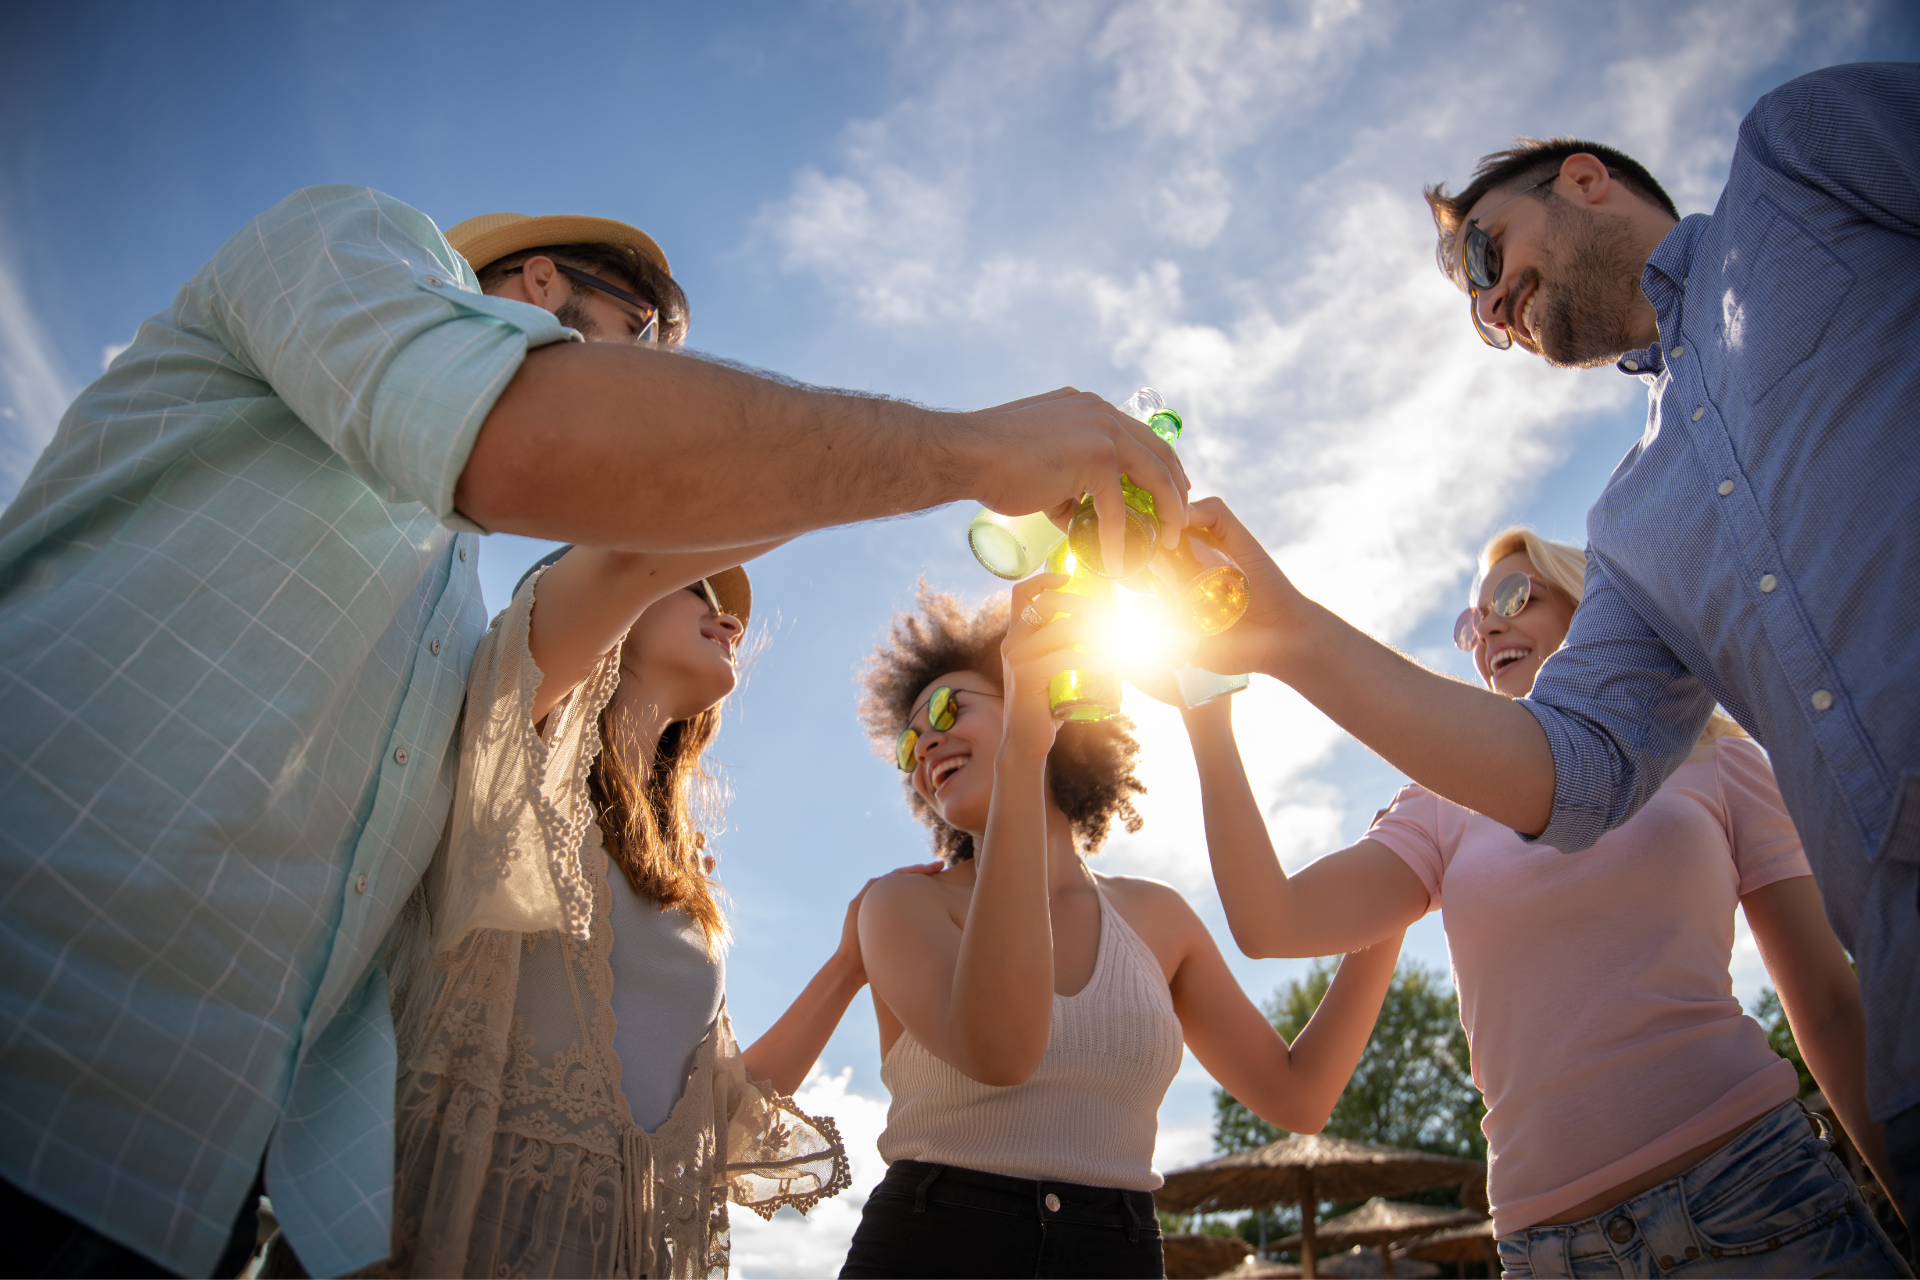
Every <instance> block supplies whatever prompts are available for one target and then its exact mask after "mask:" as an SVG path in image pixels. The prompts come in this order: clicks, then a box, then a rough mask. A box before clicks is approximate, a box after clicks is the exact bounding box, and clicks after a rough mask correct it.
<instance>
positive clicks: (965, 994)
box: [949, 747, 1053, 1085]
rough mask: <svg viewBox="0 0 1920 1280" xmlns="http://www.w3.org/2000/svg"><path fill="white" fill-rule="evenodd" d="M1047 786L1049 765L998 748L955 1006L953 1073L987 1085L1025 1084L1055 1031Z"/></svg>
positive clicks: (956, 969) (955, 987) (963, 937)
mask: <svg viewBox="0 0 1920 1280" xmlns="http://www.w3.org/2000/svg"><path fill="white" fill-rule="evenodd" d="M1045 787H1046V769H1045V761H1044V757H1042V758H1041V759H1039V760H1036V761H1026V760H1023V759H1019V758H1015V757H1014V756H1013V753H1012V752H1011V751H1010V750H1009V749H1008V748H1006V747H1003V748H1002V751H1001V755H1000V758H999V759H998V760H997V761H996V762H995V765H994V792H993V804H992V808H991V809H990V810H989V811H988V817H987V830H986V833H985V839H984V840H983V841H982V842H981V847H980V848H978V849H977V850H976V851H975V853H974V858H975V861H976V867H977V870H976V872H975V879H974V888H973V901H972V903H971V904H970V905H969V907H968V909H967V923H966V928H965V929H964V930H963V931H962V934H961V940H960V953H959V957H958V959H957V961H956V963H955V965H954V972H953V989H952V990H953V994H952V1002H951V1005H950V1007H949V1022H950V1025H951V1027H952V1029H953V1030H952V1044H953V1046H954V1050H955V1054H956V1059H957V1060H956V1061H955V1062H954V1065H955V1066H956V1067H958V1068H959V1069H960V1070H961V1071H963V1072H965V1073H966V1074H967V1075H968V1076H970V1077H972V1078H973V1079H975V1080H978V1081H980V1082H981V1083H982V1084H994V1085H1010V1084H1019V1083H1021V1082H1023V1081H1025V1080H1026V1079H1027V1078H1028V1077H1029V1076H1031V1075H1032V1074H1033V1072H1034V1069H1035V1068H1036V1067H1038V1066H1039V1064H1040V1059H1041V1057H1042V1056H1043V1055H1044V1054H1045V1053H1046V1048H1047V1036H1048V1033H1049V1031H1050V1030H1051V1026H1052V1020H1053V919H1052V912H1051V910H1050V908H1049V905H1048V900H1047V845H1046V840H1047V826H1046V807H1045V799H1044V794H1045V792H1044V789H1045Z"/></svg>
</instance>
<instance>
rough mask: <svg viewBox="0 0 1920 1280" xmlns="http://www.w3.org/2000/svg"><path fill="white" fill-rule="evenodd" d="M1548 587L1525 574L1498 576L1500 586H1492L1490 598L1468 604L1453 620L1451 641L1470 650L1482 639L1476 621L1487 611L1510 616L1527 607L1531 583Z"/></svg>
mask: <svg viewBox="0 0 1920 1280" xmlns="http://www.w3.org/2000/svg"><path fill="white" fill-rule="evenodd" d="M1535 583H1539V586H1540V589H1541V590H1543V591H1545V590H1548V589H1549V588H1548V586H1547V584H1546V583H1545V582H1541V581H1540V579H1538V578H1536V577H1534V576H1533V575H1532V574H1526V573H1510V574H1508V575H1507V576H1506V577H1504V578H1502V579H1500V585H1499V586H1497V587H1495V588H1494V589H1493V599H1492V600H1491V601H1489V602H1488V603H1486V604H1476V605H1468V606H1467V607H1466V608H1464V609H1462V610H1461V611H1460V616H1459V617H1457V618H1455V619H1454V620H1453V642H1454V643H1455V644H1456V645H1459V646H1460V648H1461V649H1463V650H1465V651H1466V652H1468V653H1472V652H1473V651H1474V650H1475V649H1477V648H1479V647H1480V642H1481V641H1482V640H1484V639H1486V637H1485V636H1482V635H1481V634H1480V620H1481V619H1482V618H1484V617H1486V616H1487V615H1488V614H1489V613H1497V614H1499V615H1500V616H1501V617H1503V618H1512V617H1515V616H1517V615H1518V614H1519V612H1520V611H1521V610H1522V609H1524V608H1526V607H1527V603H1528V602H1529V601H1530V600H1532V599H1533V588H1534V584H1535Z"/></svg>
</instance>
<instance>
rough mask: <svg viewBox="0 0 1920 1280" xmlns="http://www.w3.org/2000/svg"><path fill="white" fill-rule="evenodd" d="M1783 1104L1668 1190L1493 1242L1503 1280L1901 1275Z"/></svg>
mask: <svg viewBox="0 0 1920 1280" xmlns="http://www.w3.org/2000/svg"><path fill="white" fill-rule="evenodd" d="M1827 1132H1828V1131H1827V1129H1826V1122H1825V1121H1824V1120H1816V1119H1815V1118H1814V1117H1812V1116H1810V1115H1808V1113H1807V1110H1806V1108H1804V1107H1802V1106H1801V1105H1800V1104H1799V1103H1798V1102H1788V1103H1784V1104H1782V1105H1781V1106H1779V1107H1777V1108H1775V1109H1774V1110H1772V1111H1770V1112H1768V1113H1767V1114H1766V1115H1764V1116H1762V1117H1761V1118H1760V1119H1759V1120H1757V1121H1755V1122H1754V1123H1753V1124H1752V1125H1751V1126H1750V1127H1749V1128H1748V1129H1747V1130H1746V1132H1744V1133H1742V1134H1740V1135H1739V1136H1738V1137H1736V1138H1734V1139H1733V1141H1731V1142H1729V1143H1727V1145H1726V1146H1724V1147H1722V1148H1720V1150H1718V1151H1716V1152H1714V1153H1713V1154H1712V1155H1710V1156H1708V1157H1707V1158H1706V1159H1704V1160H1702V1161H1701V1162H1700V1163H1699V1164H1696V1165H1694V1166H1693V1168H1691V1169H1689V1170H1687V1171H1686V1172H1685V1173H1683V1174H1681V1175H1680V1176H1679V1177H1677V1178H1675V1179H1673V1180H1672V1181H1671V1182H1664V1183H1662V1184H1661V1185H1659V1186H1657V1187H1654V1188H1652V1189H1651V1190H1648V1191H1643V1192H1641V1193H1640V1194H1639V1195H1637V1196H1635V1197H1634V1198H1633V1199H1631V1200H1627V1201H1623V1202H1622V1203H1620V1204H1617V1205H1615V1206H1614V1207H1613V1208H1611V1209H1608V1210H1606V1211H1604V1212H1602V1213H1600V1214H1597V1215H1596V1216H1594V1217H1591V1218H1588V1219H1586V1220H1584V1221H1581V1222H1562V1223H1555V1224H1553V1225H1551V1226H1539V1227H1528V1228H1527V1229H1525V1230H1523V1231H1515V1232H1512V1233H1510V1234H1508V1235H1504V1236H1501V1237H1500V1266H1501V1268H1502V1269H1503V1272H1504V1274H1506V1275H1509V1276H1759V1277H1767V1276H1910V1275H1912V1274H1913V1273H1912V1272H1911V1271H1909V1270H1907V1264H1906V1262H1905V1260H1903V1259H1902V1258H1901V1257H1900V1254H1899V1252H1898V1251H1897V1250H1895V1248H1894V1247H1893V1242H1892V1241H1890V1240H1888V1239H1887V1236H1886V1233H1885V1232H1883V1231H1882V1230H1881V1229H1880V1224H1879V1223H1877V1222H1875V1221H1874V1220H1873V1212H1872V1210H1870V1209H1869V1208H1868V1207H1867V1203H1866V1201H1865V1200H1863V1199H1862V1198H1861V1196H1860V1188H1859V1187H1857V1186H1855V1185H1854V1181H1853V1178H1852V1177H1851V1176H1850V1175H1849V1174H1848V1173H1847V1170H1846V1166H1845V1165H1843V1164H1841V1163H1840V1158H1839V1157H1838V1156H1836V1155H1834V1154H1833V1147H1832V1145H1831V1144H1830V1143H1829V1142H1828V1141H1827Z"/></svg>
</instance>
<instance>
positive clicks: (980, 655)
mask: <svg viewBox="0 0 1920 1280" xmlns="http://www.w3.org/2000/svg"><path fill="white" fill-rule="evenodd" d="M915 596H916V600H917V604H918V609H917V610H916V611H915V612H913V613H896V614H895V615H894V617H893V622H892V625H891V626H890V627H889V628H888V635H887V638H886V640H884V641H883V642H881V643H880V644H879V645H878V646H877V647H875V649H874V651H873V653H872V655H871V656H870V657H868V659H867V663H866V666H865V667H864V668H862V669H861V672H860V687H861V694H860V723H861V725H862V726H863V727H865V729H866V731H867V736H868V737H870V738H871V739H873V747H874V751H875V752H876V753H878V754H880V755H882V756H885V757H886V758H888V759H889V760H891V759H892V758H893V742H894V739H895V738H896V737H897V736H898V735H899V733H900V726H901V725H903V724H905V723H906V721H907V717H908V716H910V715H911V714H913V706H914V702H915V700H916V699H917V698H918V697H919V696H920V693H921V691H922V690H924V689H925V688H926V687H927V684H928V682H929V681H931V680H933V679H935V678H936V677H939V676H942V675H945V674H946V673H948V672H950V671H974V672H978V673H979V674H980V675H983V676H985V677H986V678H987V679H988V680H989V681H991V682H992V683H993V685H994V687H996V688H998V687H1000V684H1001V679H1000V675H1001V673H1000V642H1001V641H1002V640H1004V639H1006V636H1007V624H1008V618H1009V615H1010V612H1011V607H1010V605H1009V604H1008V601H1007V597H1006V596H1005V595H1004V594H999V595H995V596H994V597H993V598H992V599H990V600H988V601H987V602H986V603H985V604H983V605H981V606H980V607H979V608H977V609H971V610H970V609H968V608H967V607H966V606H965V605H963V604H962V603H961V602H960V600H959V599H958V598H957V597H956V596H954V595H952V594H951V593H949V592H945V591H935V590H934V589H933V588H932V587H930V586H928V585H927V582H926V580H925V579H924V578H923V579H921V581H920V584H919V586H918V588H917V589H916V591H915ZM1139 754H1140V744H1139V743H1138V742H1137V741H1135V740H1134V737H1133V722H1132V721H1131V720H1128V719H1127V718H1126V717H1125V716H1115V717H1113V718H1112V719H1110V720H1098V721H1092V722H1076V721H1069V722H1068V723H1066V724H1063V725H1061V726H1060V732H1059V734H1058V736H1057V737H1055V738H1054V742H1053V750H1052V751H1051V752H1049V753H1048V755H1047V785H1048V787H1049V789H1050V790H1051V791H1052V792H1053V799H1054V803H1055V804H1058V805H1059V806H1060V808H1061V811H1062V812H1064V813H1065V814H1066V815H1067V819H1068V821H1070V822H1071V823H1072V824H1073V834H1074V838H1075V839H1076V840H1077V841H1078V842H1079V844H1080V847H1081V849H1082V851H1083V852H1086V853H1092V852H1094V851H1095V850H1097V849H1099V847H1100V846H1101V844H1102V843H1104V842H1105V840H1106V838H1107V828H1108V827H1110V826H1111V825H1112V824H1113V820H1114V819H1115V818H1118V819H1120V821H1121V823H1122V824H1123V825H1124V826H1125V827H1126V829H1127V830H1128V831H1138V830H1139V829H1140V826H1141V818H1140V814H1139V813H1138V811H1136V810H1135V809H1134V807H1133V797H1135V796H1137V795H1144V794H1146V790H1147V788H1146V784H1144V783H1142V782H1141V781H1140V779H1139V778H1137V777H1135V776H1134V773H1133V762H1134V758H1135V757H1136V756H1138V755H1139ZM906 792H907V807H908V809H910V810H911V811H912V813H913V816H914V817H916V818H918V819H919V820H920V821H921V822H922V823H923V824H925V825H926V826H928V827H931V828H932V829H933V848H934V852H935V853H937V854H939V855H940V856H941V857H942V858H944V859H945V860H946V862H947V864H948V865H949V866H951V865H952V864H954V863H956V862H962V861H965V860H966V859H968V858H971V857H972V856H973V837H972V836H971V835H969V834H968V833H967V832H965V831H961V830H959V829H958V828H956V827H951V826H948V825H947V824H946V823H945V822H943V821H941V819H940V816H939V815H938V814H937V813H935V812H934V811H933V806H932V805H930V804H928V803H927V802H926V800H925V798H924V797H922V796H921V794H920V793H919V792H918V791H915V790H914V789H913V783H912V781H911V780H909V781H907V782H906Z"/></svg>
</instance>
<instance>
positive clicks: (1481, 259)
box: [1460, 174, 1559, 351]
mask: <svg viewBox="0 0 1920 1280" xmlns="http://www.w3.org/2000/svg"><path fill="white" fill-rule="evenodd" d="M1554 176H1555V177H1558V176H1559V175H1558V174H1556V175H1554ZM1552 181H1553V178H1547V179H1545V180H1544V181H1541V182H1536V183H1534V184H1533V186H1532V187H1528V188H1526V189H1525V190H1523V191H1516V192H1514V193H1513V194H1512V195H1510V196H1508V197H1507V198H1506V199H1505V200H1502V201H1501V202H1500V203H1499V204H1497V205H1495V206H1493V208H1492V209H1489V210H1487V211H1486V213H1483V214H1481V215H1480V216H1479V217H1477V218H1469V219H1467V242H1466V244H1465V245H1464V246H1462V248H1461V253H1460V267H1461V270H1462V271H1463V273H1464V274H1465V275H1466V277H1467V314H1468V315H1469V316H1470V317H1471V318H1472V319H1473V331H1474V332H1475V333H1477V334H1479V335H1480V340H1481V341H1482V342H1484V343H1486V344H1487V345H1488V346H1490V347H1493V348H1494V349H1495V350H1498V351H1505V350H1506V349H1507V348H1508V347H1511V346H1512V345H1513V334H1512V333H1511V332H1510V331H1508V330H1506V329H1503V328H1501V327H1500V326H1498V325H1491V324H1488V323H1487V322H1486V321H1484V320H1482V319H1481V318H1480V294H1481V292H1482V291H1483V290H1487V289H1491V288H1493V286H1495V285H1497V284H1499V283H1500V273H1501V270H1502V268H1503V267H1504V266H1505V264H1504V263H1503V262H1502V261H1501V260H1500V242H1499V241H1497V240H1495V239H1494V238H1493V237H1492V236H1490V235H1488V234H1487V233H1486V232H1484V231H1482V230H1481V229H1480V218H1485V217H1489V216H1491V215H1492V214H1493V213H1494V212H1496V211H1497V210H1499V209H1501V208H1503V207H1505V206H1506V205H1508V204H1510V203H1512V202H1513V201H1515V200H1518V199H1519V198H1520V197H1521V196H1523V195H1525V194H1527V192H1528V191H1532V190H1533V189H1534V188H1535V187H1544V186H1547V185H1548V184H1550V183H1551V182H1552Z"/></svg>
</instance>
